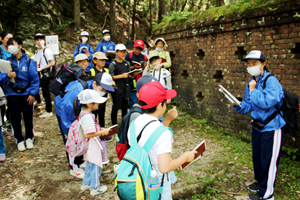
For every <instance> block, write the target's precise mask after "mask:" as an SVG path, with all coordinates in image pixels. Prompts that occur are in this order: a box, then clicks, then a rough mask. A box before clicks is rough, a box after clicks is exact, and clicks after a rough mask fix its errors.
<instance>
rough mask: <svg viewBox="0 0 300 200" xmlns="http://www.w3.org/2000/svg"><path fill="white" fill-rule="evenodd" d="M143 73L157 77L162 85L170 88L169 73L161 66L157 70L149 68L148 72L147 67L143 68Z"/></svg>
mask: <svg viewBox="0 0 300 200" xmlns="http://www.w3.org/2000/svg"><path fill="white" fill-rule="evenodd" d="M144 75H151V76H154V77H155V78H157V80H158V81H159V82H160V83H161V84H162V86H163V87H164V88H166V89H168V90H170V89H172V80H171V73H170V72H169V71H168V70H167V69H164V68H161V69H160V70H159V71H155V70H154V69H153V70H150V71H149V72H148V70H147V69H145V70H144V72H143V76H144Z"/></svg>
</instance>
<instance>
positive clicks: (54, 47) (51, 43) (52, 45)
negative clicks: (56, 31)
mask: <svg viewBox="0 0 300 200" xmlns="http://www.w3.org/2000/svg"><path fill="white" fill-rule="evenodd" d="M45 38H46V47H48V48H49V49H50V50H51V51H52V53H53V54H55V55H58V54H59V41H58V35H47V36H46V37H45Z"/></svg>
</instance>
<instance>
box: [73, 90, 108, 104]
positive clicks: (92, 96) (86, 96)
mask: <svg viewBox="0 0 300 200" xmlns="http://www.w3.org/2000/svg"><path fill="white" fill-rule="evenodd" d="M78 100H79V102H80V104H88V103H104V102H105V101H106V100H107V98H105V97H101V96H100V94H99V93H98V92H96V91H95V90H92V89H86V90H83V91H81V92H80V93H79V94H78Z"/></svg>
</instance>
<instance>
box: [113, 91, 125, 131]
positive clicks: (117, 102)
mask: <svg viewBox="0 0 300 200" xmlns="http://www.w3.org/2000/svg"><path fill="white" fill-rule="evenodd" d="M112 98H113V106H112V110H111V123H112V124H113V125H114V124H117V123H118V122H117V117H118V110H120V109H121V110H122V118H123V117H125V115H126V114H127V109H128V107H129V103H128V100H127V99H125V98H124V97H119V96H117V95H113V96H112Z"/></svg>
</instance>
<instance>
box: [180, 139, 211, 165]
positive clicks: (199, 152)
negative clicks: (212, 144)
mask: <svg viewBox="0 0 300 200" xmlns="http://www.w3.org/2000/svg"><path fill="white" fill-rule="evenodd" d="M193 151H197V153H196V154H195V158H194V160H193V161H192V162H185V163H183V164H182V165H181V166H180V167H179V168H180V170H183V169H184V168H185V167H187V166H189V165H190V164H192V163H194V162H195V161H197V160H199V159H200V158H201V157H202V156H203V152H204V151H205V140H203V141H202V142H201V143H200V144H199V145H198V146H196V148H195V149H194V150H193Z"/></svg>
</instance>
